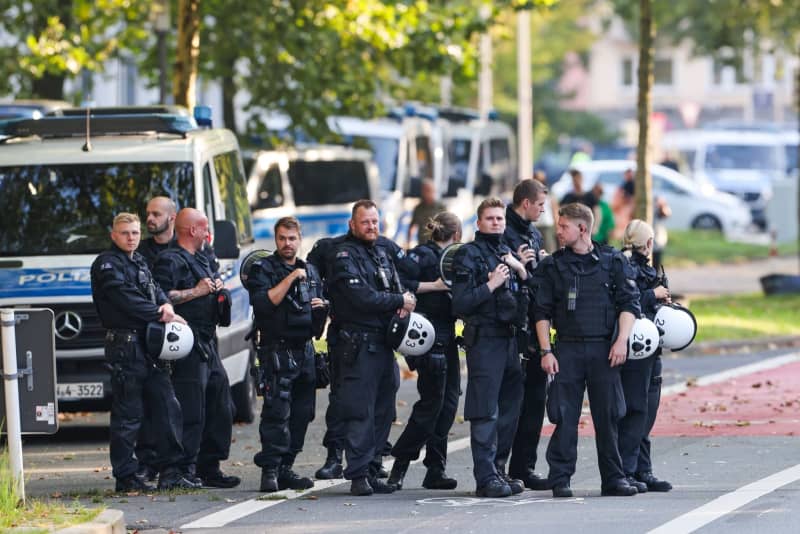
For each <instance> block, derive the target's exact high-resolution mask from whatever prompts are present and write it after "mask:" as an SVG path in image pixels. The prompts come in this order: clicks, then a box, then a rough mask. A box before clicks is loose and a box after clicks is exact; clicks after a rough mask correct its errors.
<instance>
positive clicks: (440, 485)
mask: <svg viewBox="0 0 800 534" xmlns="http://www.w3.org/2000/svg"><path fill="white" fill-rule="evenodd" d="M427 230H428V231H427V232H426V234H427V235H429V236H430V237H431V239H430V240H429V241H428V242H427V243H425V244H422V245H419V246H417V247H416V248H414V249H413V250H411V251H410V252H409V253H408V255H407V256H406V259H405V260H403V261H401V262H399V264H398V268H399V270H400V280H401V282H402V283H403V285H404V286H405V287H407V288H408V289H409V290H411V291H414V292H415V293H416V294H417V296H418V300H417V307H416V312H417V313H421V314H422V315H424V316H425V317H426V318H427V319H428V320H429V321H430V322H431V324H433V328H434V330H435V332H436V340H435V342H434V344H433V347H432V348H431V350H430V351H429V352H428V353H427V354H424V355H422V356H406V357H405V358H406V362H408V366H409V368H410V369H412V370H413V369H416V370H417V371H418V378H417V391H419V395H420V398H419V400H418V401H417V402H416V403H415V404H414V408H413V409H412V410H411V416H410V417H409V418H408V424H407V425H406V427H405V429H404V430H403V433H402V434H400V437H399V438H397V442H396V443H395V445H394V447H393V448H392V455H393V456H394V457H395V462H394V465H393V466H392V472H391V474H390V475H389V480H388V483H389V484H390V485H393V486H394V487H395V488H396V489H398V490H399V489H402V488H403V479H404V478H405V475H406V471H407V470H408V466H409V464H410V463H411V462H412V461H414V460H416V459H417V458H419V453H420V450H421V449H422V447H423V446H424V447H425V460H424V462H423V463H424V464H425V467H427V468H428V471H427V473H426V475H425V479H424V480H423V481H422V487H424V488H428V489H445V490H448V489H450V490H451V489H455V488H456V486H457V482H456V480H455V479H454V478H450V477H448V476H447V475H446V474H445V464H446V461H447V435H448V433H449V432H450V427H451V426H452V425H453V420H454V419H455V415H456V409H457V408H458V397H459V395H460V394H461V367H460V364H459V360H458V346H457V344H456V335H455V317H454V316H453V311H452V299H451V297H450V293H449V289H450V288H449V287H448V286H447V284H445V282H444V281H443V280H442V278H441V274H440V271H439V261H440V259H441V257H442V253H443V251H444V249H445V248H446V247H447V246H448V245H450V244H452V243H454V242H456V241H459V240H460V239H461V221H460V220H459V219H458V217H456V216H455V215H453V214H452V213H450V212H447V211H442V212H439V213H437V214H436V215H434V216H433V218H431V220H430V221H429V222H428V224H427Z"/></svg>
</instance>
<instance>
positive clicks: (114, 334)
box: [106, 328, 139, 343]
mask: <svg viewBox="0 0 800 534" xmlns="http://www.w3.org/2000/svg"><path fill="white" fill-rule="evenodd" d="M106 341H108V342H109V343H115V342H119V343H133V342H134V341H139V331H138V330H128V329H124V328H111V329H109V330H106Z"/></svg>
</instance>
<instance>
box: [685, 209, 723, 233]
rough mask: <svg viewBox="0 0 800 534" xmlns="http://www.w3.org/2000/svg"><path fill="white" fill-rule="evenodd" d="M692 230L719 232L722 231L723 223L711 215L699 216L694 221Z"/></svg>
mask: <svg viewBox="0 0 800 534" xmlns="http://www.w3.org/2000/svg"><path fill="white" fill-rule="evenodd" d="M692 228H693V229H694V230H715V231H717V232H721V231H722V223H721V222H719V219H717V217H716V216H714V215H711V214H710V213H703V214H702V215H698V216H697V217H695V219H694V220H693V221H692Z"/></svg>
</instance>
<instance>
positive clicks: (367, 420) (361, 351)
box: [330, 200, 416, 495]
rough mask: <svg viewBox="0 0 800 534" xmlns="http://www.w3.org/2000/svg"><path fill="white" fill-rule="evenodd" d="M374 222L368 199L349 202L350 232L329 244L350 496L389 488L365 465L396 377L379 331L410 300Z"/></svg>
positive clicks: (374, 450) (385, 422)
mask: <svg viewBox="0 0 800 534" xmlns="http://www.w3.org/2000/svg"><path fill="white" fill-rule="evenodd" d="M378 220H379V218H378V208H377V206H376V205H375V203H374V202H372V201H371V200H359V201H358V202H356V203H355V204H354V205H353V211H352V216H351V218H350V222H349V226H350V232H349V233H348V235H347V238H345V240H344V241H343V242H342V243H340V244H339V245H338V246H337V247H336V253H335V256H334V265H333V272H332V275H333V276H332V279H331V281H330V297H331V300H332V303H333V309H334V313H335V314H336V323H337V327H338V334H337V335H338V340H337V343H336V345H335V347H334V348H333V357H334V359H335V360H336V361H337V377H336V380H337V381H338V392H339V394H338V399H337V405H338V406H337V409H338V412H339V416H340V417H341V418H342V419H343V420H344V421H345V428H346V434H345V440H344V444H345V450H346V451H347V468H346V469H345V470H344V476H345V478H347V479H349V480H351V481H352V483H351V486H350V492H351V493H352V494H353V495H371V494H372V493H373V492H378V493H391V492H392V491H394V488H393V487H392V486H389V485H387V484H386V483H384V482H383V481H380V480H378V479H377V477H376V475H377V466H375V465H374V464H373V461H374V460H375V457H376V456H379V455H380V452H381V448H382V447H383V446H384V444H385V443H386V439H387V438H388V436H389V430H390V428H391V424H392V418H393V416H394V410H395V392H396V390H397V387H398V382H399V374H398V369H397V363H396V362H395V359H394V351H393V350H392V349H391V348H390V347H389V346H388V345H387V341H386V334H387V329H388V327H389V322H390V321H391V318H392V316H393V315H394V314H395V313H399V314H401V315H403V316H405V314H408V313H410V312H411V311H413V310H414V306H415V304H416V299H415V298H414V295H413V294H411V293H408V292H405V293H404V292H403V290H402V287H401V285H400V283H399V277H398V275H397V271H396V269H395V264H394V260H393V258H392V257H391V256H390V255H389V254H388V253H387V250H386V249H385V248H384V247H382V246H380V245H378V244H377V241H378V231H379V226H378ZM371 464H372V465H371Z"/></svg>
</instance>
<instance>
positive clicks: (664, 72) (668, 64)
mask: <svg viewBox="0 0 800 534" xmlns="http://www.w3.org/2000/svg"><path fill="white" fill-rule="evenodd" d="M653 81H654V82H655V85H672V60H671V59H665V58H656V60H655V61H654V62H653Z"/></svg>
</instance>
